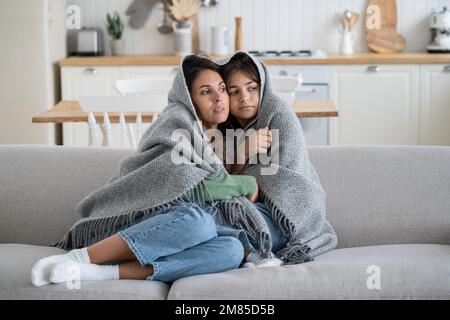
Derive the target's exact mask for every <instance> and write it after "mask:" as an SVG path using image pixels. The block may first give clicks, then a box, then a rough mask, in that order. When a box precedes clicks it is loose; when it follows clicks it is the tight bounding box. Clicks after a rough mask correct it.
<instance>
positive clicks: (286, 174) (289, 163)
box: [54, 57, 337, 264]
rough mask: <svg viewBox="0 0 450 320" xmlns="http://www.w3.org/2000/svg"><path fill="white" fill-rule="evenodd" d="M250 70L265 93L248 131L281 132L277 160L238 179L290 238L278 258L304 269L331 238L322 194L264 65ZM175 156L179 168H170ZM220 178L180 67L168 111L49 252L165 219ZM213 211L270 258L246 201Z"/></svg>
mask: <svg viewBox="0 0 450 320" xmlns="http://www.w3.org/2000/svg"><path fill="white" fill-rule="evenodd" d="M188 58H189V57H186V58H185V59H184V60H183V62H184V61H185V60H186V59H188ZM183 62H182V64H183ZM221 63H226V61H222V62H221ZM256 63H257V65H258V67H259V70H260V73H261V77H262V79H263V90H262V103H261V108H260V112H259V114H258V118H257V120H255V122H254V123H253V125H254V126H255V127H257V128H260V127H265V126H269V127H270V128H271V129H276V128H277V129H280V138H281V141H282V143H281V145H280V146H279V147H277V146H274V147H273V150H272V155H273V156H275V157H278V158H279V159H280V160H281V161H280V162H279V163H278V162H277V163H276V164H269V165H260V164H256V165H251V166H249V167H248V168H247V169H246V171H245V173H244V174H250V175H253V176H255V177H256V178H257V180H258V183H259V184H260V187H261V190H262V197H263V199H264V201H265V203H266V205H267V206H268V208H269V209H270V211H271V214H272V218H273V219H274V222H275V225H276V226H278V228H279V229H280V230H281V232H282V233H283V234H284V235H286V236H287V237H288V238H289V242H288V244H287V245H286V247H285V248H283V249H282V250H280V251H279V252H277V253H276V255H277V256H278V257H279V258H281V259H282V260H283V261H284V262H285V263H286V264H294V263H302V262H306V261H309V260H311V259H312V258H313V257H314V256H316V255H318V254H320V253H323V252H325V251H328V250H331V249H333V248H334V247H335V246H336V242H337V240H336V235H335V233H334V232H333V230H332V228H331V226H330V225H329V223H328V222H327V221H326V219H325V193H324V191H323V189H322V188H321V185H320V182H319V179H318V177H317V174H316V173H315V171H314V168H313V167H312V166H311V163H310V162H309V159H308V155H307V149H306V145H305V142H304V138H303V132H302V128H301V126H300V123H299V121H298V119H297V118H296V116H295V114H294V113H293V112H292V110H291V108H290V107H289V106H287V105H286V104H285V103H284V102H283V101H282V100H281V99H279V98H278V97H277V96H276V95H274V94H273V92H272V89H271V87H270V82H269V81H264V79H265V75H266V73H267V71H266V68H265V66H263V65H262V64H260V63H258V62H257V61H256ZM174 133H176V134H174ZM181 150H183V151H184V152H180V151H181ZM176 154H178V156H179V159H180V158H181V159H182V160H183V164H178V163H175V162H174V161H173V159H174V155H176ZM180 155H181V157H180ZM274 168H275V169H276V171H277V173H276V174H274V175H263V174H261V169H268V170H273V169H274ZM223 172H225V168H224V166H223V164H222V163H221V161H220V160H219V158H218V157H217V156H216V155H215V153H214V151H213V149H212V147H211V145H210V143H208V141H207V139H205V135H204V129H203V127H202V126H201V124H199V118H198V116H197V114H196V111H195V108H194V106H193V104H192V101H191V98H190V95H189V92H188V89H187V87H186V84H185V79H184V74H183V68H182V67H181V68H180V69H179V71H178V73H177V75H176V76H175V80H174V83H173V87H172V89H171V90H170V92H169V104H168V106H167V107H166V108H165V109H164V111H163V112H162V114H161V116H160V118H159V119H158V120H157V121H156V122H155V123H154V124H153V125H152V126H151V127H149V128H148V130H147V131H146V132H145V133H144V135H143V137H142V139H141V141H140V144H139V146H138V149H137V152H136V154H135V155H134V156H132V157H130V158H128V159H126V160H124V161H123V162H122V163H121V165H120V168H119V171H118V172H117V174H116V175H115V176H114V177H113V178H112V179H111V180H110V181H108V182H107V183H106V184H105V185H104V186H103V187H101V188H99V189H98V190H96V191H94V192H93V193H91V194H89V195H88V196H87V197H86V198H85V199H83V200H82V201H81V202H80V203H79V205H78V207H77V210H78V211H79V212H80V214H81V215H82V217H83V219H81V220H80V221H78V222H77V223H76V224H75V225H74V226H73V227H72V228H71V229H70V230H69V231H68V232H67V234H66V235H65V237H64V239H62V240H61V241H60V242H58V243H56V244H54V246H57V247H59V248H63V249H66V250H67V249H72V248H80V247H85V246H88V245H91V244H93V243H95V242H97V241H100V240H102V239H104V238H106V237H108V236H111V235H113V234H115V233H116V232H117V231H120V230H122V229H124V228H127V227H129V226H132V225H133V224H135V223H136V222H137V221H142V220H141V219H146V218H149V217H151V216H152V215H154V214H155V213H161V211H162V212H165V211H166V210H168V209H169V208H170V207H171V205H173V204H176V203H181V202H195V201H197V200H198V198H201V197H196V193H198V192H200V193H202V192H206V190H205V188H204V185H203V182H204V180H205V179H206V178H207V177H209V176H211V175H214V174H217V173H223ZM212 205H213V207H215V208H217V209H218V212H219V213H220V217H221V219H222V222H224V223H226V224H229V225H232V226H234V227H237V228H240V229H243V230H244V231H245V232H246V234H247V236H248V238H249V240H250V242H251V243H252V245H253V246H254V247H255V248H257V249H258V250H259V252H260V254H261V255H262V256H263V257H272V256H273V255H272V253H271V249H272V245H271V243H272V241H271V236H270V233H269V229H268V227H267V224H266V222H265V220H264V218H263V217H262V216H261V214H260V213H259V212H258V210H257V209H256V208H255V206H254V205H253V204H252V203H251V202H250V201H249V200H248V199H247V198H245V197H239V198H234V199H232V200H223V201H216V202H214V203H213V204H212Z"/></svg>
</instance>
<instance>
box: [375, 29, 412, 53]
mask: <svg viewBox="0 0 450 320" xmlns="http://www.w3.org/2000/svg"><path fill="white" fill-rule="evenodd" d="M367 46H368V47H369V48H370V49H371V50H373V51H375V52H377V53H397V52H402V51H403V50H404V49H405V46H406V40H405V39H404V38H403V37H402V36H401V35H400V34H399V33H398V32H397V31H396V30H394V29H392V28H387V27H386V28H382V29H379V30H371V31H369V32H368V33H367Z"/></svg>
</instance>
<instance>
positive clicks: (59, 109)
mask: <svg viewBox="0 0 450 320" xmlns="http://www.w3.org/2000/svg"><path fill="white" fill-rule="evenodd" d="M293 109H294V112H295V113H296V114H297V116H298V117H337V116H338V115H339V113H338V111H337V110H336V106H335V105H334V103H333V102H332V101H329V100H324V101H301V100H298V101H295V102H294V105H293ZM94 115H95V118H96V120H97V121H98V122H100V123H102V122H103V115H102V113H94ZM87 118H88V114H87V113H86V112H84V111H83V109H82V108H81V106H80V104H79V102H78V101H64V100H63V101H60V102H59V103H58V104H57V105H55V106H54V107H53V108H51V109H49V110H47V111H46V112H43V113H41V114H39V115H36V116H34V117H33V118H32V122H33V123H67V122H87ZM125 118H126V119H127V120H128V121H136V114H128V113H125ZM151 119H152V113H151V112H146V113H143V114H142V120H143V121H145V122H149V121H151ZM110 121H111V122H113V123H117V122H119V115H118V114H117V113H111V114H110Z"/></svg>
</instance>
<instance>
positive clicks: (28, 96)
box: [0, 0, 66, 144]
mask: <svg viewBox="0 0 450 320" xmlns="http://www.w3.org/2000/svg"><path fill="white" fill-rule="evenodd" d="M65 11H66V4H65V0H14V1H5V0H2V1H0V39H1V41H2V45H1V46H0V48H1V50H0V144H54V143H55V138H58V135H57V132H55V126H54V125H53V124H36V123H32V122H31V119H32V117H33V116H36V115H37V114H39V113H42V112H44V111H46V110H47V109H49V108H51V107H53V106H54V105H55V103H56V102H57V101H59V91H60V90H59V82H60V80H59V72H58V68H57V63H58V61H59V60H60V59H62V58H64V57H65V56H66V46H65V39H66V28H65ZM61 26H62V27H61Z"/></svg>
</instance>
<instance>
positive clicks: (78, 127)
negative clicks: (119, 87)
mask: <svg viewBox="0 0 450 320" xmlns="http://www.w3.org/2000/svg"><path fill="white" fill-rule="evenodd" d="M176 71H177V67H176V66H149V67H148V66H143V67H141V66H125V67H119V66H117V67H98V66H92V67H63V68H61V84H62V99H63V100H78V98H79V97H80V96H116V95H118V94H119V93H118V92H117V91H116V89H115V87H114V86H115V83H116V81H117V80H119V79H134V78H149V77H168V76H169V77H171V76H173V77H174V76H175V73H176ZM111 126H112V135H113V146H115V147H120V144H119V142H120V128H119V125H118V124H112V125H111ZM146 127H147V126H145V125H144V129H145V128H146ZM88 132H89V129H88V125H87V123H84V122H83V123H64V124H63V144H64V145H66V146H87V145H88Z"/></svg>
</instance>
